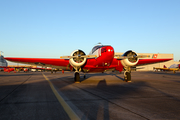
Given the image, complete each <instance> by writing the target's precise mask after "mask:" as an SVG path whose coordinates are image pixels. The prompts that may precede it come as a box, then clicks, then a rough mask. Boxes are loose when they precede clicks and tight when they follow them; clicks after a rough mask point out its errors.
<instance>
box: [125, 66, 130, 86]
mask: <svg viewBox="0 0 180 120" xmlns="http://www.w3.org/2000/svg"><path fill="white" fill-rule="evenodd" d="M124 81H126V82H131V68H130V67H125V72H124Z"/></svg>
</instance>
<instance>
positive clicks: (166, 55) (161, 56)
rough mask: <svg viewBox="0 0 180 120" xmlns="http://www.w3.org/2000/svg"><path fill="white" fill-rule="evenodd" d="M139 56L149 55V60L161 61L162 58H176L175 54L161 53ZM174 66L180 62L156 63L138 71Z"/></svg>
mask: <svg viewBox="0 0 180 120" xmlns="http://www.w3.org/2000/svg"><path fill="white" fill-rule="evenodd" d="M123 54H124V53H115V55H123ZM137 54H138V55H149V56H150V57H149V59H151V58H153V59H161V58H174V55H173V54H161V53H137ZM143 59H148V58H143ZM172 64H180V62H175V61H174V60H170V61H167V62H161V63H154V64H149V65H143V66H137V67H136V68H140V69H136V71H153V68H154V67H160V68H163V67H164V65H165V66H166V67H170V66H171V65H172Z"/></svg>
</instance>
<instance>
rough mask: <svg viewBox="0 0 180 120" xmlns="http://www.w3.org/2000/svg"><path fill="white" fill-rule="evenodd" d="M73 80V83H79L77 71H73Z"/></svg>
mask: <svg viewBox="0 0 180 120" xmlns="http://www.w3.org/2000/svg"><path fill="white" fill-rule="evenodd" d="M74 82H75V83H80V75H79V72H75V73H74Z"/></svg>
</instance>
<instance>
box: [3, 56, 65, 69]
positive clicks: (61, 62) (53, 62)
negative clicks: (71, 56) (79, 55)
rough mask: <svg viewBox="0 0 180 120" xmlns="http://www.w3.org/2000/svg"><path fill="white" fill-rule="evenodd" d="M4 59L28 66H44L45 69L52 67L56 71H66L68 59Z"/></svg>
mask: <svg viewBox="0 0 180 120" xmlns="http://www.w3.org/2000/svg"><path fill="white" fill-rule="evenodd" d="M4 59H6V60H8V61H11V62H16V63H22V64H30V65H36V66H45V67H52V68H58V69H67V68H68V66H69V60H68V59H51V58H12V57H5V58H4Z"/></svg>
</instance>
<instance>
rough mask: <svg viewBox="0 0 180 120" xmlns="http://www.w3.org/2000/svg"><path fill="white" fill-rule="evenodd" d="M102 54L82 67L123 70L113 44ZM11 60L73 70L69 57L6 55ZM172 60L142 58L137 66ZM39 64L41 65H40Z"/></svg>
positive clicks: (86, 68)
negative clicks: (51, 57) (15, 56)
mask: <svg viewBox="0 0 180 120" xmlns="http://www.w3.org/2000/svg"><path fill="white" fill-rule="evenodd" d="M99 54H100V56H99V57H97V58H90V59H87V61H86V63H85V65H84V66H83V67H82V69H84V70H88V72H103V71H104V70H107V69H112V68H113V69H116V70H118V71H122V70H123V65H122V64H121V60H117V59H116V58H114V49H113V47H111V46H103V47H102V48H101V51H100V50H99ZM4 59H6V60H9V61H13V62H20V63H27V64H32V63H36V64H37V65H38V63H40V64H45V65H47V66H50V67H51V66H52V65H53V66H57V67H64V70H67V69H70V70H72V69H73V67H72V66H69V60H68V59H48V58H12V57H6V58H4ZM169 60H172V59H171V58H170V59H169V58H168V59H157V58H156V59H140V60H139V62H138V63H137V65H136V66H138V65H145V64H152V63H157V62H165V61H169ZM40 64H39V66H40Z"/></svg>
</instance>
